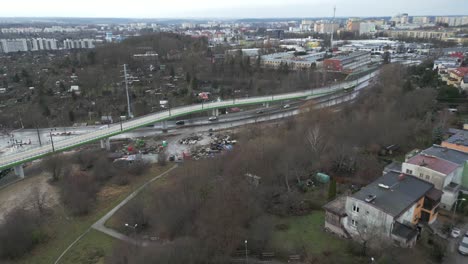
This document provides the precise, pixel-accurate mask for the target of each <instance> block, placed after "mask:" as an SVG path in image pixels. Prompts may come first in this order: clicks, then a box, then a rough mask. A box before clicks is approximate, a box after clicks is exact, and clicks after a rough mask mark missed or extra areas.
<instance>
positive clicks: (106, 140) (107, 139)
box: [101, 138, 111, 151]
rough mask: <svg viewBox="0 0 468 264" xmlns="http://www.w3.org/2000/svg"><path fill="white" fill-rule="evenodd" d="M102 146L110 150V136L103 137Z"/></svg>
mask: <svg viewBox="0 0 468 264" xmlns="http://www.w3.org/2000/svg"><path fill="white" fill-rule="evenodd" d="M101 148H102V149H106V150H107V151H110V149H111V147H110V139H109V138H104V139H101Z"/></svg>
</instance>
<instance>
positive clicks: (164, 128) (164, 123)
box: [161, 120, 167, 133]
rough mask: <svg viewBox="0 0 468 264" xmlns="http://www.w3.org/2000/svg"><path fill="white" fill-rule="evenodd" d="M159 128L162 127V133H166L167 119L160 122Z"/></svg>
mask: <svg viewBox="0 0 468 264" xmlns="http://www.w3.org/2000/svg"><path fill="white" fill-rule="evenodd" d="M161 128H162V131H163V133H167V121H166V120H164V121H162V122H161Z"/></svg>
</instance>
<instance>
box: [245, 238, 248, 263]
mask: <svg viewBox="0 0 468 264" xmlns="http://www.w3.org/2000/svg"><path fill="white" fill-rule="evenodd" d="M244 245H245V263H246V264H247V263H249V257H248V252H247V239H246V240H244Z"/></svg>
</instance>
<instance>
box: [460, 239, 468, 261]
mask: <svg viewBox="0 0 468 264" xmlns="http://www.w3.org/2000/svg"><path fill="white" fill-rule="evenodd" d="M458 252H460V254H462V255H464V256H468V236H466V234H465V236H464V237H463V240H462V241H461V242H460V245H459V246H458Z"/></svg>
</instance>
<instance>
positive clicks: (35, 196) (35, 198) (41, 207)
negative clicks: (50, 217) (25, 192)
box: [30, 186, 47, 217]
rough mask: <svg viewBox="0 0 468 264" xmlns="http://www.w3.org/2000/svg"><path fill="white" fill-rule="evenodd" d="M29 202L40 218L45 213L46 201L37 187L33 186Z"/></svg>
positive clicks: (45, 196)
mask: <svg viewBox="0 0 468 264" xmlns="http://www.w3.org/2000/svg"><path fill="white" fill-rule="evenodd" d="M30 195H31V198H30V200H31V202H32V205H33V207H34V209H35V210H36V211H37V213H38V214H39V217H42V216H43V215H44V213H45V211H46V209H47V208H46V201H47V194H46V193H45V192H41V190H40V189H39V187H37V186H35V187H33V189H32V190H31V194H30Z"/></svg>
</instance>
